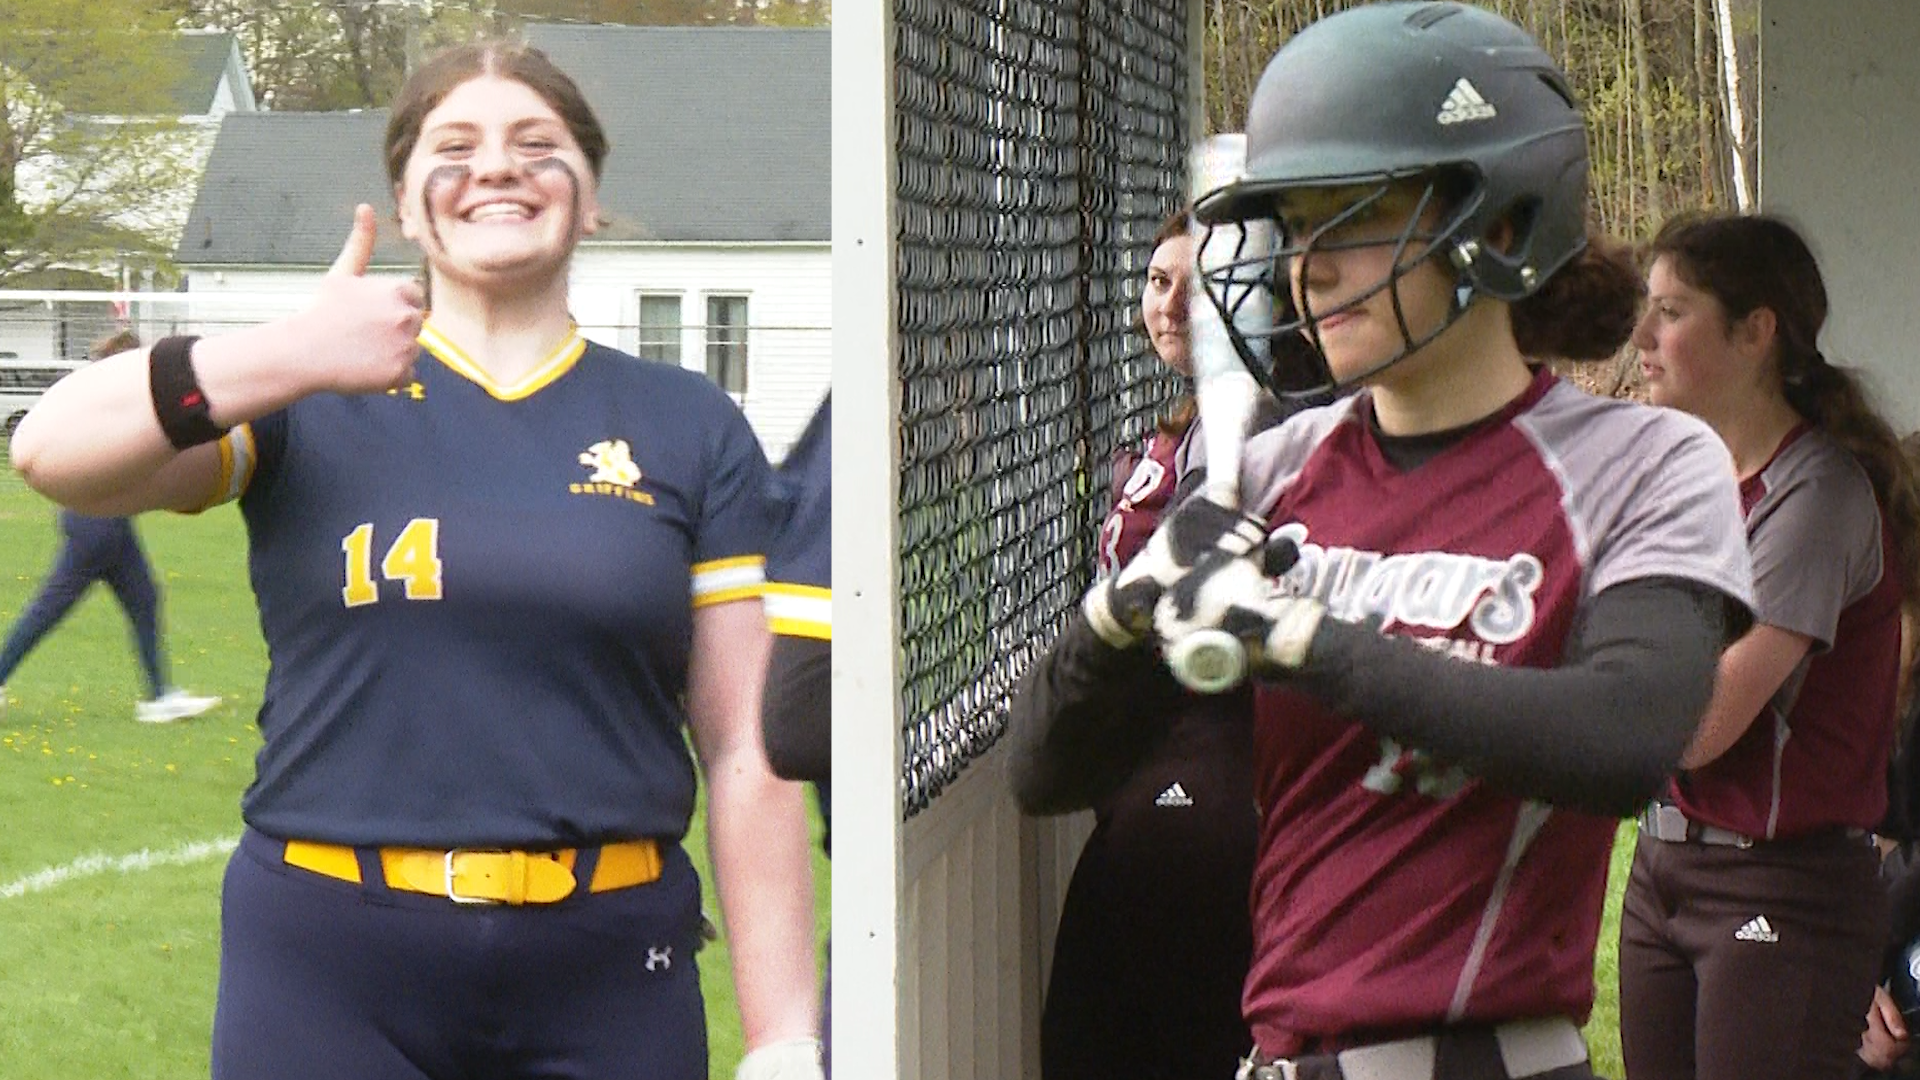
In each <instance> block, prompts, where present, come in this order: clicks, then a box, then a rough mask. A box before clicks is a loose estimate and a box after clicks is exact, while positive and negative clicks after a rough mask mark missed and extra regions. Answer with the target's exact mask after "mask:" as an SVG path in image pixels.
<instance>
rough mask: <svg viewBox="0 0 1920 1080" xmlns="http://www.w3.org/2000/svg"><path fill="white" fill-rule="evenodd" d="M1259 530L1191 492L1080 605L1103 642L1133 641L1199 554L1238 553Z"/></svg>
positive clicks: (1149, 627) (1148, 628) (1126, 644)
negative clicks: (1156, 607)
mask: <svg viewBox="0 0 1920 1080" xmlns="http://www.w3.org/2000/svg"><path fill="white" fill-rule="evenodd" d="M1265 536H1266V526H1265V525H1263V524H1262V523H1261V522H1260V521H1259V520H1258V519H1256V518H1252V517H1249V516H1247V515H1246V514H1243V513H1241V512H1239V511H1238V510H1230V509H1228V508H1227V507H1224V506H1221V505H1220V504H1219V503H1216V502H1214V501H1213V500H1211V499H1209V498H1207V497H1206V496H1205V494H1199V495H1195V496H1194V497H1192V498H1190V499H1188V500H1187V501H1186V502H1183V503H1181V504H1180V506H1179V507H1178V508H1176V509H1175V510H1174V511H1173V513H1171V514H1169V515H1167V517H1166V518H1165V520H1163V521H1161V522H1160V527H1159V528H1157V529H1155V530H1154V531H1153V535H1152V536H1150V537H1148V538H1147V543H1146V546H1144V547H1142V548H1141V549H1140V553H1139V554H1138V555H1135V556H1134V557H1133V561H1131V562H1129V563H1127V565H1126V566H1124V567H1122V568H1121V569H1120V571H1119V572H1118V573H1116V574H1113V575H1112V576H1110V577H1106V578H1103V579H1101V580H1100V581H1097V582H1095V583H1094V585H1093V588H1091V589H1089V590H1087V595H1086V596H1085V598H1083V599H1082V600H1081V602H1080V610H1081V611H1082V612H1084V613H1085V614H1086V616H1087V624H1088V625H1089V626H1091V627H1092V628H1093V632H1094V633H1096V634H1098V635H1100V638H1101V640H1103V641H1105V642H1106V643H1107V644H1109V645H1112V646H1113V647H1115V648H1118V649H1125V648H1130V647H1132V646H1134V645H1138V644H1139V643H1140V642H1142V641H1144V640H1146V637H1147V635H1148V634H1149V633H1151V632H1152V631H1153V621H1154V605H1156V604H1158V603H1159V602H1160V598H1161V595H1162V594H1163V593H1164V592H1165V591H1166V589H1167V587H1168V586H1169V585H1171V584H1173V583H1174V582H1175V581H1176V580H1178V579H1179V578H1181V577H1182V576H1183V575H1185V574H1186V573H1188V572H1189V571H1190V570H1192V569H1193V568H1194V567H1195V566H1196V565H1197V564H1199V563H1200V562H1201V561H1202V559H1204V558H1207V557H1209V556H1213V557H1217V558H1219V559H1231V558H1233V557H1235V556H1239V555H1244V554H1246V553H1247V552H1249V551H1252V550H1253V549H1254V547H1255V546H1256V545H1258V544H1259V543H1260V541H1261V540H1262V539H1263V538H1264V537H1265Z"/></svg>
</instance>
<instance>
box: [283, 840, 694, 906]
mask: <svg viewBox="0 0 1920 1080" xmlns="http://www.w3.org/2000/svg"><path fill="white" fill-rule="evenodd" d="M577 857H578V852H577V851H576V850H575V849H573V848H564V849H562V850H559V851H467V850H458V851H436V850H434V849H431V848H398V847H392V848H381V849H380V872H381V874H382V876H384V877H385V878H386V882H387V888H389V889H399V890H401V891H404V892H415V893H426V894H428V895H431V896H444V897H446V898H447V899H449V900H453V901H455V902H457V903H464V904H551V903H553V902H555V901H557V900H565V899H566V898H567V897H569V896H571V895H573V890H574V889H575V888H576V887H577V882H576V881H575V880H574V876H573V867H574V863H575V861H576V860H577ZM284 858H285V861H286V864H287V865H288V866H297V867H299V868H300V869H302V870H310V871H312V872H313V873H316V874H325V875H326V876H327V877H330V878H337V879H339V880H341V881H351V882H353V883H355V884H359V883H360V860H359V858H358V857H357V856H356V855H355V853H354V849H353V848H350V847H346V846H344V845H341V844H316V843H311V842H309V841H306V840H289V841H287V849H286V855H285V856H284ZM659 879H660V847H659V845H658V844H656V843H654V842H653V841H652V840H623V841H620V842H618V843H613V844H602V845H601V846H600V858H599V859H598V860H597V861H595V863H594V865H593V879H592V880H591V881H589V882H587V891H588V892H590V893H597V892H609V891H611V890H613V889H625V888H630V887H632V886H634V885H645V884H647V883H648V882H651V881H658V880H659Z"/></svg>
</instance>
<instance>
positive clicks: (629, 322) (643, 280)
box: [175, 26, 832, 460]
mask: <svg viewBox="0 0 1920 1080" xmlns="http://www.w3.org/2000/svg"><path fill="white" fill-rule="evenodd" d="M528 38H529V40H530V42H531V43H532V44H534V45H535V46H537V47H539V48H541V49H542V50H544V51H545V52H546V53H547V54H548V55H549V56H551V57H552V58H553V59H554V60H555V62H556V63H558V64H559V65H560V66H561V67H562V68H563V69H565V70H566V71H567V72H568V74H570V75H571V76H573V78H574V79H575V81H577V82H578V83H579V85H580V87H581V89H582V91H583V92H584V93H585V94H586V95H587V98H588V100H589V101H590V102H591V103H592V104H593V107H594V111H595V113H596V114H597V115H598V117H599V118H600V122H601V124H602V125H603V126H604V127H605V128H606V129H607V134H608V138H609V140H610V142H611V143H612V151H611V153H610V154H609V155H608V158H607V161H606V165H605V169H604V173H603V176H602V178H601V185H600V203H601V207H602V212H603V214H604V215H605V217H606V219H607V221H606V224H605V226H604V227H603V228H602V229H601V230H600V231H599V232H598V233H596V234H595V235H594V236H592V237H589V238H588V239H587V240H586V241H585V242H584V243H582V245H581V247H580V249H579V251H578V252H577V253H576V254H575V256H574V262H573V279H572V298H571V302H572V305H573V312H574V317H575V318H576V319H577V320H578V321H579V322H580V325H581V328H582V329H583V330H584V331H585V333H586V334H587V336H588V337H590V338H593V339H595V340H597V341H602V342H605V343H607V344H609V345H614V346H616V347H619V348H622V349H625V350H627V351H629V352H634V353H637V354H638V355H640V356H642V357H643V358H646V359H649V360H657V361H664V362H669V363H677V364H680V365H682V366H684V367H689V368H694V369H696V370H700V371H704V372H706V373H708V374H709V375H710V376H712V377H713V378H714V379H715V380H716V381H718V382H720V383H721V384H722V385H723V386H725V387H726V388H727V389H728V390H729V391H730V392H732V393H733V394H734V395H735V397H736V398H737V399H738V400H739V401H740V402H741V404H742V406H743V408H744V409H745V410H746V413H747V416H748V418H749V419H750V420H751V421H752V422H753V425H754V429H755V430H756V431H757V432H759V434H760V437H761V440H762V442H763V443H764V444H765V445H766V447H767V451H768V453H769V455H770V456H772V457H774V458H775V459H776V460H777V459H778V458H779V457H781V456H783V455H784V454H785V452H786V448H787V447H788V446H789V445H790V444H791V443H792V441H793V440H794V439H795V438H797V437H798V436H799V433H800V431H801V429H802V428H803V427H804V426H805V425H806V421H807V419H808V418H809V417H810V416H811V415H812V413H813V409H814V407H815V405H817V404H818V402H819V400H820V398H821V397H822V396H823V395H824V394H825V393H826V391H827V387H828V384H829V381H830V378H831V356H832V351H831V333H830V331H829V325H830V323H829V309H830V305H831V298H832V268H831V250H830V244H829V240H830V221H829V216H828V193H829V182H830V176H829V170H828V157H829V117H828V109H829V104H828V82H829V71H828V42H829V38H828V33H827V31H826V30H824V29H771V28H767V29H762V28H747V27H738V28H736V27H727V28H687V27H612V26H536V27H533V28H531V29H530V30H529V32H528ZM386 122H387V113H386V111H385V110H366V111H359V112H344V113H273V112H261V113H250V114H242V113H234V114H232V115H229V116H228V117H227V118H226V119H225V121H224V122H223V123H222V124H221V127H220V134H219V138H218V140H217V142H216V144H215V146H214V150H213V155H212V158H211V159H210V161H209V162H208V166H207V170H206V173H205V175H204V177H203V178H202V182H201V184H200V189H199V192H198V195H197V197H196V199H195V201H194V204H193V209H192V212H191V214H189V215H188V219H187V226H186V229H185V230H184V232H183V233H182V235H181V239H180V245H179V248H178V250H177V252H176V255H175V261H176V262H177V263H178V264H179V265H180V267H181V268H182V269H183V270H184V271H185V274H186V289H187V291H188V293H189V295H190V296H191V297H192V298H193V311H194V317H195V318H209V317H216V315H217V313H216V310H215V308H213V307H211V306H210V305H209V302H210V301H212V300H213V297H214V296H215V295H216V294H222V293H226V294H233V303H232V304H231V306H230V307H228V308H227V309H226V310H227V311H228V312H229V313H230V314H231V316H232V317H234V318H238V319H254V318H258V317H260V316H261V315H264V314H271V313H272V312H273V311H275V310H284V309H285V308H286V306H287V304H289V303H297V302H298V300H297V298H299V297H303V296H305V295H306V294H307V293H309V292H310V291H311V290H312V288H313V285H314V282H315V279H316V278H317V277H318V276H319V275H320V274H321V273H323V272H324V271H325V270H326V268H327V266H328V265H329V264H330V263H331V262H332V260H333V258H334V256H335V255H336V254H338V252H339V250H340V245H341V243H342V241H343V240H344V239H345V237H346V233H347V227H348V225H349V223H350V221H351V218H352V212H353V206H354V204H355V203H360V202H366V203H371V204H372V205H374V206H375V207H376V208H378V209H379V210H380V211H381V214H382V217H383V223H382V229H381V237H380V242H379V244H378V245H377V247H376V250H375V254H374V266H375V269H376V271H386V272H393V273H408V272H412V270H413V269H414V267H415V265H416V264H417V261H418V258H419V255H418V252H417V251H416V250H415V249H414V248H413V247H412V245H410V244H408V243H407V242H406V241H405V240H403V239H402V238H401V237H400V236H399V233H398V230H397V229H396V228H395V227H393V224H392V221H391V209H392V205H393V199H392V191H391V187H390V185H389V184H388V182H387V179H386V174H385V169H384V167H383V165H382V164H381V144H382V139H383V135H384V131H385V128H386ZM275 296H278V297H284V298H286V299H284V300H279V301H276V300H274V299H273V297H275Z"/></svg>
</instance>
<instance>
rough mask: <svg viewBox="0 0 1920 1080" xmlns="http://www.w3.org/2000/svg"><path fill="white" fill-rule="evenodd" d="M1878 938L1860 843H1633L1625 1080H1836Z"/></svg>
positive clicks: (1870, 853)
mask: <svg viewBox="0 0 1920 1080" xmlns="http://www.w3.org/2000/svg"><path fill="white" fill-rule="evenodd" d="M1886 935H1887V901H1886V890H1885V888H1884V887H1883V886H1882V885H1881V883H1880V881H1879V873H1878V858H1877V856H1876V854H1875V852H1874V849H1873V848H1872V847H1871V846H1870V845H1869V844H1868V843H1867V842H1866V841H1865V840H1864V839H1863V838H1859V837H1854V838H1848V837H1845V836H1842V835H1840V834H1839V833H1828V834H1825V835H1822V836H1817V837H1806V838H1801V839H1794V840H1782V841H1773V842H1761V843H1757V844H1755V845H1754V846H1752V847H1749V848H1737V847H1731V846H1725V845H1712V844H1702V843H1696V842H1686V843H1673V842H1668V841H1663V840H1656V839H1654V838H1652V837H1649V836H1642V837H1641V838H1640V841H1639V845H1638V847H1637V848H1636V849H1635V850H1634V854H1633V872H1632V874H1631V875H1630V876H1629V877H1628V879H1627V890H1626V897H1625V902H1624V906H1623V908H1622V911H1621V916H1620V1044H1621V1054H1622V1058H1623V1059H1624V1062H1625V1065H1626V1072H1627V1080H1696V1078H1697V1080H1772V1078H1778V1080H1824V1078H1832V1080H1844V1078H1845V1077H1847V1076H1848V1075H1849V1071H1850V1070H1851V1069H1852V1067H1853V1062H1854V1060H1855V1058H1854V1052H1855V1051H1856V1050H1857V1049H1858V1048H1859V1046H1860V1033H1861V1032H1862V1031H1863V1030H1865V1028H1866V1015H1867V1007H1868V1005H1869V1003H1871V1001H1872V1000H1873V987H1874V983H1875V982H1876V981H1877V980H1878V978H1879V972H1880V957H1881V951H1882V949H1883V947H1884V946H1885V942H1886Z"/></svg>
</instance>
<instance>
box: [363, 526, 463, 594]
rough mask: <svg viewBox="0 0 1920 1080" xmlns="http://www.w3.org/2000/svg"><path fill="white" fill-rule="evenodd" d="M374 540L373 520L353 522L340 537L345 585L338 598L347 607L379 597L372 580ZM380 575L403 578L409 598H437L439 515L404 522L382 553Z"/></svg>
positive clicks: (439, 579)
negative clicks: (344, 562) (350, 529)
mask: <svg viewBox="0 0 1920 1080" xmlns="http://www.w3.org/2000/svg"><path fill="white" fill-rule="evenodd" d="M373 541H374V537H373V523H372V522H366V523H363V524H360V525H356V526H354V529H353V531H352V532H350V533H348V534H347V535H346V536H345V537H343V538H342V539H341V541H340V550H341V551H343V552H345V553H346V557H347V558H346V563H347V566H346V586H345V587H344V588H342V589H341V590H340V601H341V603H343V604H345V605H346V606H347V607H360V606H361V605H363V604H371V603H375V602H377V601H378V600H379V599H380V587H379V586H378V585H377V584H375V582H374V580H373ZM380 576H381V577H383V578H385V579H386V580H388V581H398V582H402V583H403V584H404V586H405V589H406V596H407V599H409V600H438V599H440V596H441V586H442V578H441V568H440V519H439V518H414V519H413V520H412V521H409V522H407V525H406V527H405V528H403V529H401V530H400V535H399V536H398V537H395V538H394V541H393V543H391V544H389V545H387V553H386V554H385V555H383V556H381V558H380Z"/></svg>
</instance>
